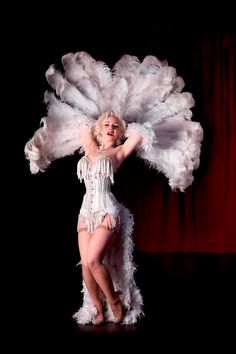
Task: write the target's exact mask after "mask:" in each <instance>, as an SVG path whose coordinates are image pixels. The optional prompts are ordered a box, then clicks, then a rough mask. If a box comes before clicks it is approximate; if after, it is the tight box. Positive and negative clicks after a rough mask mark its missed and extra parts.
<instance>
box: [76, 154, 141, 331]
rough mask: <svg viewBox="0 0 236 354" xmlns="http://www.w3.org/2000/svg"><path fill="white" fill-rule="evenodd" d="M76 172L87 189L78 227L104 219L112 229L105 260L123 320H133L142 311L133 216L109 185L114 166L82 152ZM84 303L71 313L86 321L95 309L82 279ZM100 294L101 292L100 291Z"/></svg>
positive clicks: (107, 314)
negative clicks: (134, 253) (135, 273)
mask: <svg viewBox="0 0 236 354" xmlns="http://www.w3.org/2000/svg"><path fill="white" fill-rule="evenodd" d="M77 174H78V178H79V179H80V181H82V180H84V183H85V186H86V193H85V195H84V198H83V202H82V205H81V209H80V213H79V218H78V228H80V227H85V226H86V227H87V228H88V230H89V231H90V232H93V231H94V230H95V228H96V226H97V225H99V224H101V223H103V224H104V220H105V222H106V223H107V226H108V227H110V228H113V229H115V230H119V232H118V233H116V236H117V239H116V241H115V242H114V243H113V245H112V247H111V248H110V249H109V251H108V253H107V254H106V256H105V259H104V264H105V265H106V267H107V269H108V271H109V272H110V275H111V278H112V281H113V285H114V288H115V291H118V292H119V294H120V299H121V302H122V305H123V306H124V308H125V309H126V312H125V315H124V318H123V321H122V324H132V323H136V322H137V320H138V318H139V317H140V316H142V315H143V311H142V305H143V300H142V296H141V293H140V290H139V289H138V287H137V285H136V282H135V280H134V272H135V270H136V267H135V265H134V263H133V260H132V259H133V249H134V243H133V239H132V232H133V225H134V221H133V217H132V215H131V213H130V211H129V210H128V209H127V208H125V207H124V206H123V205H121V204H120V203H119V202H118V201H117V200H116V198H115V197H114V195H113V194H112V192H111V190H110V188H111V184H112V183H114V168H113V163H112V159H111V158H110V157H107V156H101V157H99V158H98V159H96V160H95V161H91V160H90V159H89V158H88V157H86V156H83V157H82V158H81V159H80V160H79V162H78V168H77ZM82 292H83V294H84V295H83V304H82V307H81V308H80V309H79V310H78V311H77V312H76V313H75V314H74V315H73V317H74V319H75V320H76V321H77V322H78V323H79V324H87V323H90V322H91V320H92V317H93V315H94V314H95V313H96V310H95V308H94V306H93V303H92V301H91V298H90V295H89V293H88V290H87V288H86V285H85V283H84V281H83V290H82ZM101 296H102V294H101ZM101 300H102V301H103V302H104V303H105V308H106V310H105V318H106V320H107V321H112V320H113V319H114V318H113V314H112V311H111V309H110V307H109V305H108V303H107V302H106V299H105V298H104V297H103V296H102V299H101Z"/></svg>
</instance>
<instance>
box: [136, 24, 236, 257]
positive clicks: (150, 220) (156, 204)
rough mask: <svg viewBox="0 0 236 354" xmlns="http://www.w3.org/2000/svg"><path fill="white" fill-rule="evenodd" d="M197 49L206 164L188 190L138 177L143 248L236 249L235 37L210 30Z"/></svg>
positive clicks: (138, 222)
mask: <svg viewBox="0 0 236 354" xmlns="http://www.w3.org/2000/svg"><path fill="white" fill-rule="evenodd" d="M192 49H193V58H195V59H194V60H195V65H196V72H195V73H194V75H197V76H198V80H199V84H198V87H199V97H196V95H195V96H194V98H195V100H196V106H197V111H198V112H197V118H196V120H198V121H200V122H201V124H202V126H203V128H204V141H203V145H202V153H201V166H200V168H199V170H197V171H195V173H194V176H195V180H194V183H193V185H192V186H190V187H189V188H188V189H187V190H186V192H185V193H181V192H178V193H175V192H172V191H171V190H170V187H169V186H168V184H167V182H166V180H165V178H164V177H163V176H158V175H156V174H155V173H149V172H148V173H146V175H144V176H141V177H140V176H138V177H137V176H136V178H138V182H139V186H135V188H136V192H135V189H134V192H133V193H134V194H135V193H137V187H138V191H139V193H138V198H134V204H133V205H132V206H131V210H132V211H133V212H134V215H135V230H134V239H135V244H136V248H137V249H138V250H141V251H146V252H214V253H215V252H220V253H234V252H236V222H235V220H236V190H235V189H236V188H235V183H236V146H235V145H236V144H235V140H236V126H235V125H236V115H235V52H234V49H235V48H234V35H233V34H232V33H231V32H230V31H228V32H227V31H224V32H221V31H218V32H217V33H213V34H208V35H207V36H205V37H204V38H203V39H202V40H201V42H198V44H196V46H195V48H192ZM193 120H194V117H193ZM130 193H131V194H132V188H131V190H130V191H129V194H130ZM129 200H130V198H129Z"/></svg>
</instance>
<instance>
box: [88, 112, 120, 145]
mask: <svg viewBox="0 0 236 354" xmlns="http://www.w3.org/2000/svg"><path fill="white" fill-rule="evenodd" d="M109 117H115V118H116V119H117V121H118V124H119V128H120V129H121V135H120V136H119V138H118V139H117V141H116V144H117V145H120V144H121V143H122V141H123V139H124V133H125V130H126V122H125V121H124V120H123V119H122V118H120V117H118V115H116V113H115V112H113V111H106V112H104V113H102V114H100V116H99V117H98V119H97V121H96V123H95V127H94V132H93V133H94V137H95V139H96V140H97V142H98V144H101V126H102V123H103V121H104V120H105V119H108V118H109Z"/></svg>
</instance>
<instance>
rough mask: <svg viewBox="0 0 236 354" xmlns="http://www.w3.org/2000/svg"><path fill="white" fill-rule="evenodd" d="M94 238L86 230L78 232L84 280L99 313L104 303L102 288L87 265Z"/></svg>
mask: <svg viewBox="0 0 236 354" xmlns="http://www.w3.org/2000/svg"><path fill="white" fill-rule="evenodd" d="M92 237H93V235H92V234H90V233H88V232H87V231H86V230H82V231H79V232H78V243H79V251H80V258H81V263H82V275H83V280H84V282H85V284H86V287H87V289H88V292H89V295H90V297H91V300H92V302H93V304H94V305H95V306H96V307H97V308H98V310H99V311H101V310H102V303H101V298H100V288H99V285H98V284H97V282H96V280H95V279H94V277H93V275H92V273H91V271H90V269H89V267H88V263H87V254H88V248H89V243H90V240H91V238H92Z"/></svg>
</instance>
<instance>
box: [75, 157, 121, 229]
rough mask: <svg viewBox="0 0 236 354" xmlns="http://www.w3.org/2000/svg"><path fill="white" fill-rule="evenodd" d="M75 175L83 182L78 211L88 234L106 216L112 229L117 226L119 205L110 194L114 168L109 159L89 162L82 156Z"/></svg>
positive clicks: (100, 158) (102, 158)
mask: <svg viewBox="0 0 236 354" xmlns="http://www.w3.org/2000/svg"><path fill="white" fill-rule="evenodd" d="M77 175H78V178H79V179H80V181H82V180H84V183H85V187H86V193H85V195H84V197H83V202H82V206H81V209H80V217H81V216H82V217H83V218H84V220H85V222H86V224H87V226H88V229H89V231H90V232H93V231H94V227H95V226H96V225H98V224H101V223H102V221H103V218H104V216H105V215H106V214H109V215H110V217H111V223H112V227H113V228H115V227H116V224H117V216H118V214H119V211H120V207H121V205H120V204H119V203H118V201H117V200H116V198H115V197H114V195H113V194H112V192H111V184H113V183H114V168H113V163H112V160H111V158H110V157H108V156H102V157H99V158H98V159H96V160H95V161H91V160H90V159H89V158H88V157H87V156H83V157H82V158H81V159H80V160H79V162H78V166H77Z"/></svg>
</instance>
